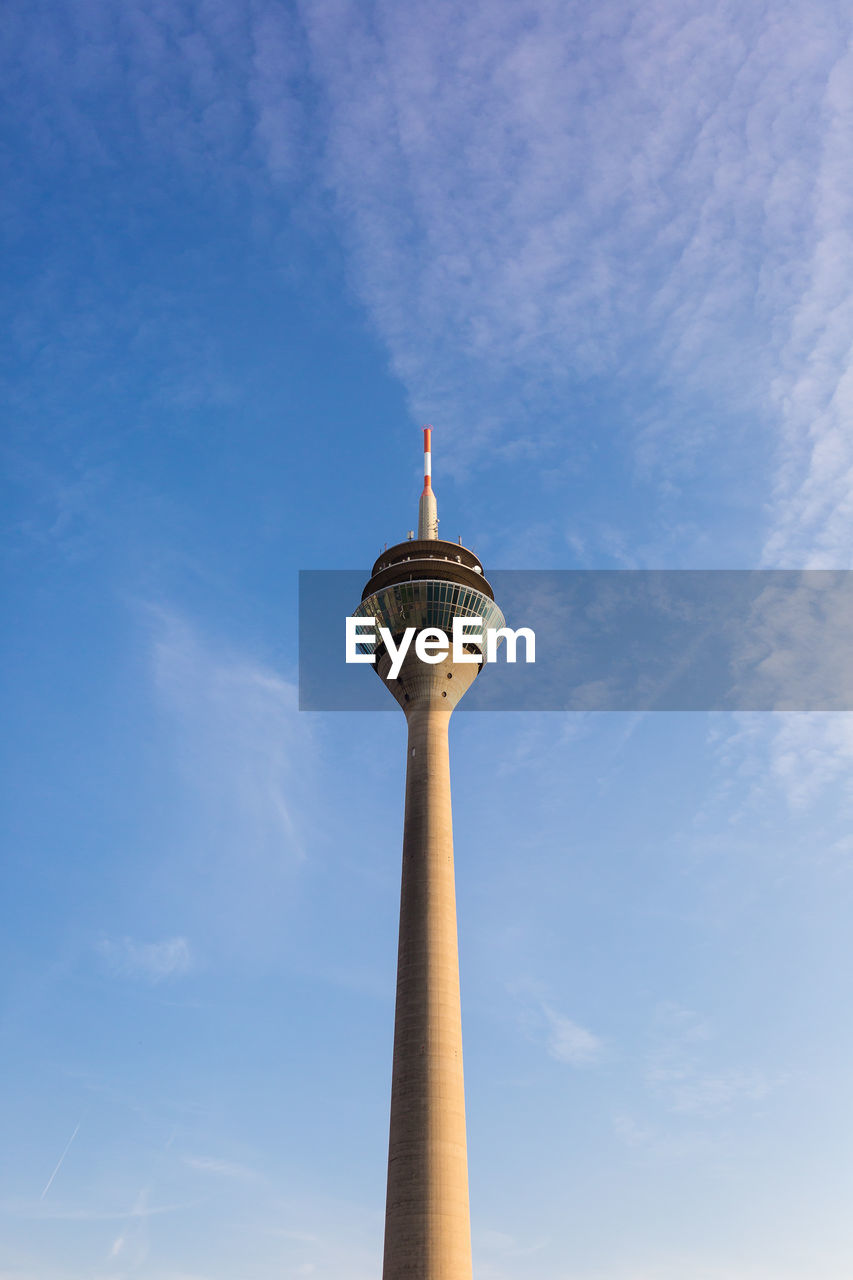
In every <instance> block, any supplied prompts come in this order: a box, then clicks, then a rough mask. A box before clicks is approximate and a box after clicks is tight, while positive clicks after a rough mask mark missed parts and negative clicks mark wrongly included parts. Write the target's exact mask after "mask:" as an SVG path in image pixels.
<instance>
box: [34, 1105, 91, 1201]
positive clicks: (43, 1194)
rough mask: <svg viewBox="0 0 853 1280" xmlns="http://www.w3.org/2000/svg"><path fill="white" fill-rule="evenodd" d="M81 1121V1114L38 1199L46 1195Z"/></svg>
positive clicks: (78, 1130) (78, 1129)
mask: <svg viewBox="0 0 853 1280" xmlns="http://www.w3.org/2000/svg"><path fill="white" fill-rule="evenodd" d="M82 1123H83V1117H82V1116H81V1117H80V1119H79V1120H78V1121H77V1128H76V1129H75V1130H74V1132H73V1133H72V1135H71V1137H70V1138H69V1139H68V1141H67V1142H66V1144H65V1150H64V1151H63V1153H62V1155H61V1156H60V1157H59V1159H58V1160H57V1162H56V1168H55V1169H54V1171H53V1173H52V1174H51V1175H50V1177H49V1178H48V1180H47V1182H46V1184H45V1188H44V1191H43V1192H42V1193H41V1195H40V1196H39V1199H40V1200H43V1199H44V1198H45V1196H46V1195H47V1193H48V1191H49V1190H50V1184H51V1183H52V1182H53V1180H54V1178H55V1177H56V1175H57V1174H58V1173H59V1170H60V1167H61V1165H62V1161H63V1160H64V1159H65V1157H66V1156H67V1155H68V1152H69V1149H70V1147H71V1143H72V1142H73V1141H74V1139H75V1138H76V1137H77V1134H78V1133H79V1132H80V1125H81V1124H82Z"/></svg>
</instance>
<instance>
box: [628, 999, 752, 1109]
mask: <svg viewBox="0 0 853 1280" xmlns="http://www.w3.org/2000/svg"><path fill="white" fill-rule="evenodd" d="M713 1040H714V1033H713V1031H712V1029H711V1026H710V1024H709V1022H708V1021H707V1020H706V1019H704V1018H702V1017H700V1016H699V1015H698V1014H697V1013H695V1012H694V1011H693V1010H692V1009H685V1008H683V1007H682V1006H680V1005H677V1004H673V1003H666V1004H663V1005H661V1006H660V1008H659V1009H658V1011H657V1016H656V1020H655V1031H654V1044H653V1046H652V1048H651V1050H650V1052H649V1055H648V1059H647V1062H646V1069H645V1077H646V1082H647V1084H648V1085H649V1087H650V1088H651V1090H652V1091H653V1092H654V1093H655V1094H657V1095H658V1096H659V1097H661V1098H662V1099H663V1100H664V1101H665V1103H666V1105H667V1107H668V1108H669V1109H670V1110H671V1111H673V1112H676V1113H681V1114H684V1115H695V1116H700V1117H710V1116H714V1115H718V1114H720V1113H721V1112H725V1111H728V1110H730V1109H731V1108H732V1107H734V1106H736V1105H738V1104H743V1103H748V1102H759V1101H761V1099H763V1098H765V1097H766V1096H767V1094H768V1093H769V1092H770V1090H771V1087H772V1084H773V1082H772V1081H771V1079H770V1078H769V1077H768V1076H767V1074H766V1073H765V1072H764V1071H763V1070H761V1069H759V1068H752V1067H749V1068H747V1067H741V1066H734V1067H731V1066H728V1065H723V1066H720V1065H718V1064H716V1063H714V1062H713V1060H712V1061H711V1062H710V1063H709V1057H711V1058H712V1055H711V1054H710V1053H709V1047H710V1046H711V1042H712V1041H713Z"/></svg>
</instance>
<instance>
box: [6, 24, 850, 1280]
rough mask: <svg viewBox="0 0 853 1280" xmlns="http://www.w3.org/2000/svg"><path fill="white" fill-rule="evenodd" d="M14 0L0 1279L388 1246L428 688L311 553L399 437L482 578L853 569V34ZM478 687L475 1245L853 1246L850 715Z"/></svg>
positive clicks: (768, 1272)
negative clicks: (591, 700)
mask: <svg viewBox="0 0 853 1280" xmlns="http://www.w3.org/2000/svg"><path fill="white" fill-rule="evenodd" d="M0 22H2V40H0V49H2V54H0V57H2V61H3V82H4V85H5V87H6V90H7V94H6V97H7V101H6V111H5V115H4V123H3V126H2V127H3V143H4V146H3V155H4V162H5V163H4V169H5V176H4V182H3V189H2V225H3V232H2V234H3V238H4V246H5V254H4V264H5V270H4V285H5V288H4V290H3V301H2V308H3V312H4V315H3V320H4V323H3V333H4V339H3V344H4V360H3V370H2V378H3V384H4V386H3V390H4V397H3V399H4V403H5V406H6V407H5V409H4V431H3V460H4V464H5V465H4V481H3V486H4V504H3V507H4V533H5V537H4V560H3V574H4V600H5V602H6V616H7V619H8V623H9V625H7V627H6V628H4V638H3V641H2V643H3V654H2V659H3V661H2V670H3V675H4V704H5V712H4V725H5V728H6V733H5V735H4V739H5V745H4V748H3V752H4V758H3V776H4V779H5V786H4V790H5V797H4V804H3V820H2V821H3V835H4V849H5V852H4V859H3V887H2V912H3V929H2V941H0V948H2V951H0V960H1V962H0V973H2V984H3V988H4V1002H3V1007H4V1013H3V1020H2V1030H3V1050H2V1061H3V1074H4V1087H3V1090H2V1102H0V1109H2V1118H3V1133H4V1138H3V1150H4V1157H5V1158H4V1161H3V1166H4V1167H3V1172H2V1173H0V1213H2V1228H3V1229H2V1232H0V1235H2V1238H3V1241H4V1243H3V1245H2V1250H0V1278H2V1280H36V1278H38V1280H235V1277H239V1280H272V1278H273V1277H275V1280H283V1278H284V1277H305V1276H310V1277H315V1280H367V1278H368V1277H375V1276H377V1275H378V1274H379V1271H380V1259H381V1234H382V1212H383V1198H384V1177H385V1145H386V1132H387V1111H388V1093H389V1080H390V1052H391V1030H392V1018H393V983H394V972H393V970H394V958H395V947H396V936H395V935H396V910H397V895H398V890H399V846H400V836H401V826H402V786H403V768H404V760H403V745H404V724H403V719H402V716H399V714H398V713H396V711H395V712H394V713H389V714H388V715H383V714H378V713H377V714H369V713H364V714H337V715H333V714H328V715H324V714H319V713H316V714H307V713H302V714H300V713H299V712H298V711H297V710H296V698H295V684H296V674H297V673H296V659H297V654H296V617H295V602H296V580H297V578H296V575H297V571H298V570H299V569H300V568H363V569H365V570H366V569H367V568H369V565H370V563H371V562H372V560H373V558H374V557H375V555H376V554H377V552H378V550H379V548H380V547H381V546H382V544H383V543H384V542H386V541H388V542H393V541H395V540H397V539H398V538H401V537H403V536H405V533H406V531H407V530H408V529H409V528H411V527H412V523H413V520H414V518H415V513H416V502H417V496H418V492H419V474H420V456H419V447H420V437H419V431H418V428H419V427H420V425H421V424H422V423H423V422H427V421H430V422H432V423H433V425H434V428H435V431H434V437H433V443H434V482H435V487H436V490H437V494H438V499H439V513H440V515H441V517H442V519H443V524H442V532H443V533H444V534H445V536H449V537H451V538H455V537H456V536H457V535H462V536H463V539H464V541H465V542H466V544H467V545H469V546H473V547H474V549H475V550H476V551H477V552H478V554H479V555H480V556H481V558H482V559H483V561H484V563H485V565H486V567H487V570H488V568H524V569H529V568H543V567H551V568H634V567H638V568H672V569H677V568H752V567H780V566H781V567H794V568H801V567H811V568H844V569H846V568H850V567H853V566H851V551H850V548H851V545H853V504H852V503H851V496H850V495H851V493H853V434H851V431H850V426H849V423H850V420H851V408H853V373H851V362H850V354H851V349H853V301H851V300H853V230H852V229H851V228H853V177H851V175H853V143H851V139H853V44H852V43H851V39H852V38H853V19H851V15H850V14H849V13H848V12H847V11H846V10H845V8H844V6H842V5H837V4H834V3H828V2H827V3H814V4H810V5H808V6H804V5H803V4H793V3H778V4H774V5H762V4H758V3H756V4H751V5H747V6H743V5H734V4H731V3H723V2H719V0H702V3H699V0H695V2H694V0H667V2H666V3H648V4H645V5H642V6H641V5H637V4H631V3H622V2H616V0H604V3H602V4H600V5H598V6H591V5H581V4H574V3H568V2H567V0H563V2H562V3H548V2H546V0H539V2H537V3H527V2H526V0H521V2H520V3H512V4H509V3H503V0H488V3H480V2H479V0H468V3H465V4H462V3H457V2H456V0H441V2H440V3H431V4H421V3H414V2H413V0H398V3H396V4H391V3H378V2H377V3H371V2H369V0H365V2H364V3H355V2H354V0H328V2H327V0H310V2H307V0H306V2H305V3H302V4H299V3H294V4H279V3H269V2H267V0H251V2H250V3H246V4H240V5H238V4H236V3H233V2H232V0H228V2H224V0H198V2H194V0H186V2H185V3H179V2H178V0H170V2H167V0H126V2H125V3H123V4H122V5H121V6H116V5H109V4H106V3H104V2H103V0H74V3H57V2H51V3H41V2H40V0H28V3H26V4H23V3H20V2H19V0H10V2H9V3H7V4H6V6H5V7H4V10H3V14H2V18H0ZM365 677H366V678H368V677H369V673H365ZM457 719H458V723H456V724H455V725H454V729H453V742H452V751H453V761H454V798H455V828H456V844H457V874H458V894H459V914H460V922H461V938H460V949H461V964H462V982H463V1002H464V1030H465V1050H466V1080H467V1093H468V1108H469V1146H470V1172H471V1197H472V1226H473V1242H474V1257H475V1272H476V1274H477V1275H478V1277H480V1280H848V1278H849V1276H850V1274H851V1271H852V1270H853V1236H851V1226H850V1214H849V1205H850V1202H851V1192H853V1185H851V1172H850V1165H849V1155H848V1153H849V1149H850V1141H851V1136H853V1134H851V1128H853V1114H852V1113H851V1101H850V1090H849V1066H848V1064H849V1061H850V1057H851V1051H853V1031H851V1022H850V1018H849V1008H850V996H851V992H850V976H849V975H850V969H851V959H853V955H851V943H850V929H849V919H850V905H851V904H850V898H851V876H853V838H851V836H850V830H851V825H850V818H851V810H853V787H851V769H853V724H851V720H850V718H849V717H847V716H843V715H826V714H825V715H799V716H794V715H788V716H776V717H774V716H769V715H757V714H754V715H745V714H742V715H737V716H736V715H731V716H728V715H693V714H690V715H688V714H681V715H677V714H670V715H667V714H650V715H616V714H606V715H605V714H600V715H594V714H587V715H572V716H569V715H559V714H556V713H553V714H521V713H518V714H513V713H504V714H501V715H485V714H484V715H468V716H463V715H460V716H459V717H457ZM69 1144H70V1145H69Z"/></svg>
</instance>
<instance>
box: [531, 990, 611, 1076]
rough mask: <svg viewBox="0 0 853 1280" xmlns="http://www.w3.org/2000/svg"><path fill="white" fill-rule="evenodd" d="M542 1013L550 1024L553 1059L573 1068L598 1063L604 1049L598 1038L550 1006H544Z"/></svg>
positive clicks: (550, 1047)
mask: <svg viewBox="0 0 853 1280" xmlns="http://www.w3.org/2000/svg"><path fill="white" fill-rule="evenodd" d="M542 1012H543V1014H544V1015H545V1018H546V1020H547V1023H548V1041H547V1044H548V1052H549V1054H550V1055H551V1057H552V1058H556V1059H557V1061H558V1062H566V1063H568V1064H569V1065H570V1066H572V1067H587V1066H591V1065H592V1063H594V1062H598V1060H599V1059H600V1057H601V1054H602V1051H603V1049H604V1045H603V1043H602V1041H601V1040H600V1039H599V1038H598V1036H596V1035H593V1033H592V1032H591V1031H587V1029H586V1027H581V1026H579V1025H578V1023H577V1022H573V1021H572V1019H571V1018H567V1017H566V1016H565V1014H562V1013H558V1012H557V1011H556V1009H552V1008H551V1007H550V1005H547V1004H543V1005H542Z"/></svg>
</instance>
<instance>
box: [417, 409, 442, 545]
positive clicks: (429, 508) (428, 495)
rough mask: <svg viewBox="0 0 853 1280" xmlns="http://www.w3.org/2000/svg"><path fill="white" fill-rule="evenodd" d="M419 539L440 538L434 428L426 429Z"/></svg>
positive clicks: (419, 509) (419, 511)
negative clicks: (436, 498) (434, 460)
mask: <svg viewBox="0 0 853 1280" xmlns="http://www.w3.org/2000/svg"><path fill="white" fill-rule="evenodd" d="M418 537H419V538H425V539H431V540H435V539H436V538H438V507H437V506H436V502H435V494H434V493H433V491H432V427H424V491H423V493H422V494H421V501H420V505H419V507H418Z"/></svg>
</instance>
